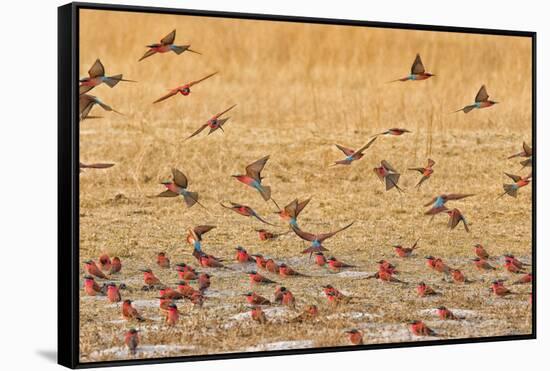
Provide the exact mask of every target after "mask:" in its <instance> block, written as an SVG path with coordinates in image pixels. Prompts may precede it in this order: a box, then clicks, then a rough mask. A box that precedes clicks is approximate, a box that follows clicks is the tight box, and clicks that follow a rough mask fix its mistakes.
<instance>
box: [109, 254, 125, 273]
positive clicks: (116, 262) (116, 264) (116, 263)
mask: <svg viewBox="0 0 550 371" xmlns="http://www.w3.org/2000/svg"><path fill="white" fill-rule="evenodd" d="M121 269H122V262H121V261H120V258H119V257H118V256H115V257H114V258H113V260H112V262H111V270H110V272H109V273H110V274H115V273H118V272H120V270H121Z"/></svg>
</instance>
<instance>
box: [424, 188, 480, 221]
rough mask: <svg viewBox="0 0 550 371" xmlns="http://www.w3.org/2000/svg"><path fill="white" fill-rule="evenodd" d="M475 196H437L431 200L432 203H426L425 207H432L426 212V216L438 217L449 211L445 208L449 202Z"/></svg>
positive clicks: (450, 194)
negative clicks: (437, 215)
mask: <svg viewBox="0 0 550 371" xmlns="http://www.w3.org/2000/svg"><path fill="white" fill-rule="evenodd" d="M471 196H474V195H473V194H472V193H463V194H461V193H449V194H440V195H438V196H435V197H434V198H432V199H431V201H430V202H428V203H426V204H425V205H424V207H427V206H430V205H431V206H432V207H431V208H430V210H428V211H426V212H425V213H424V214H425V215H432V216H433V215H436V214H439V213H441V212H444V211H447V210H448V209H447V208H446V207H445V204H446V203H447V202H448V201H452V200H461V199H463V198H466V197H471Z"/></svg>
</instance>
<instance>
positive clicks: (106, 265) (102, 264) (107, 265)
mask: <svg viewBox="0 0 550 371" xmlns="http://www.w3.org/2000/svg"><path fill="white" fill-rule="evenodd" d="M98 261H99V264H98V266H99V268H100V269H101V270H102V271H104V272H108V271H110V270H111V266H112V265H111V258H109V255H107V254H103V255H101V256H100V257H99V259H98Z"/></svg>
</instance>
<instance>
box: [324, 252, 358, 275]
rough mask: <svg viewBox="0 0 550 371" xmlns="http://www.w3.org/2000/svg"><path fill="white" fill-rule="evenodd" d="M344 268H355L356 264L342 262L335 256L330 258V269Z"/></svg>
mask: <svg viewBox="0 0 550 371" xmlns="http://www.w3.org/2000/svg"><path fill="white" fill-rule="evenodd" d="M343 268H355V265H351V264H347V263H344V262H341V261H340V260H338V259H336V258H335V257H334V256H331V257H329V258H328V269H330V270H331V271H334V272H340V271H341V270H342V269H343Z"/></svg>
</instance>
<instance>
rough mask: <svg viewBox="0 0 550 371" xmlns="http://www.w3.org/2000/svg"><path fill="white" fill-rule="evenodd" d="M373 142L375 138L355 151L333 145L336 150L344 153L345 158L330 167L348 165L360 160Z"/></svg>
mask: <svg viewBox="0 0 550 371" xmlns="http://www.w3.org/2000/svg"><path fill="white" fill-rule="evenodd" d="M375 140H376V137H374V138H372V139H371V140H370V141H369V142H368V143H367V144H365V145H364V146H363V147H361V148H359V149H358V150H357V151H356V150H354V149H351V148H346V147H344V146H341V145H339V144H335V146H336V148H338V149H339V150H340V151H342V152H344V155H346V157H345V158H344V159H343V160H338V161H335V162H334V164H332V165H331V166H336V165H350V164H351V163H352V162H353V161H357V160H360V159H362V158H363V156H364V155H365V154H364V153H363V152H365V151H366V150H367V149H368V148H369V147H370V146H371V145H372V143H374V141H375Z"/></svg>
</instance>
